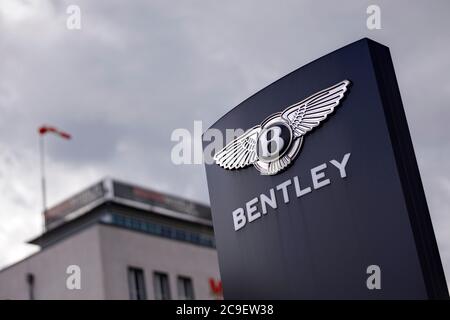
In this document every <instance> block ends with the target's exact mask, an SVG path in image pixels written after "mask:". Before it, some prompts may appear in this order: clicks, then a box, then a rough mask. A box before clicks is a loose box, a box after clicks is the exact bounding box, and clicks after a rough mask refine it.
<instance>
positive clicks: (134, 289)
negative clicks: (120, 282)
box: [128, 267, 147, 300]
mask: <svg viewBox="0 0 450 320" xmlns="http://www.w3.org/2000/svg"><path fill="white" fill-rule="evenodd" d="M128 288H129V291H130V300H147V293H146V290H145V278H144V270H142V269H140V268H134V267H129V268H128Z"/></svg>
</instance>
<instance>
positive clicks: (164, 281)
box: [153, 272, 170, 300]
mask: <svg viewBox="0 0 450 320" xmlns="http://www.w3.org/2000/svg"><path fill="white" fill-rule="evenodd" d="M153 286H154V288H155V299H156V300H170V288H169V277H168V276H167V273H162V272H155V273H154V274H153Z"/></svg>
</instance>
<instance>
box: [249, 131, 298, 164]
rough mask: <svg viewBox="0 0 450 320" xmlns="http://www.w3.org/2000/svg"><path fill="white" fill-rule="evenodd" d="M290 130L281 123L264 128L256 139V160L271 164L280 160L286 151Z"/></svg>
mask: <svg viewBox="0 0 450 320" xmlns="http://www.w3.org/2000/svg"><path fill="white" fill-rule="evenodd" d="M290 141H291V130H290V129H289V128H288V127H287V126H286V125H285V124H283V123H276V124H274V125H272V126H270V127H267V128H264V129H263V130H262V131H261V133H260V135H259V137H258V149H257V151H258V158H259V159H260V160H262V161H264V162H271V161H274V160H276V159H278V158H280V157H281V156H282V155H283V154H284V152H285V151H286V150H287V149H288V147H289V144H290Z"/></svg>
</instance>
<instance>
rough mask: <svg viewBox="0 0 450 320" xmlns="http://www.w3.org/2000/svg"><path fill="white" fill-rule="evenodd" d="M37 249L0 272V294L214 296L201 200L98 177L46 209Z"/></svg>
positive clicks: (213, 265)
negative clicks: (181, 197) (44, 229)
mask: <svg viewBox="0 0 450 320" xmlns="http://www.w3.org/2000/svg"><path fill="white" fill-rule="evenodd" d="M45 217H46V219H45V220H46V232H45V233H43V234H42V235H41V236H39V237H38V238H36V239H33V240H31V241H30V243H33V244H36V245H39V246H40V247H41V250H40V251H39V252H38V253H36V254H34V255H31V256H29V257H28V258H26V259H24V260H22V261H20V262H18V263H16V264H14V265H12V266H9V267H7V268H5V269H3V270H1V271H0V299H216V298H220V288H221V285H220V282H219V277H220V276H219V267H218V261H217V254H216V250H215V243H214V236H213V229H212V222H211V214H210V209H209V207H207V206H204V205H201V204H198V203H194V202H191V201H187V200H183V199H180V198H177V197H172V196H169V195H165V194H162V193H158V192H155V191H151V190H147V189H144V188H141V187H137V186H133V185H129V184H126V183H122V182H118V181H113V180H104V181H101V182H100V183H97V184H96V185H94V186H92V187H90V188H88V189H86V190H85V191H83V192H81V193H79V194H77V195H75V196H74V197H72V198H69V199H68V200H66V201H64V202H63V203H61V204H59V205H57V206H55V207H53V208H50V209H49V210H47V211H46V214H45Z"/></svg>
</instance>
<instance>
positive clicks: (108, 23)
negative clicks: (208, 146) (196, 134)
mask: <svg viewBox="0 0 450 320" xmlns="http://www.w3.org/2000/svg"><path fill="white" fill-rule="evenodd" d="M71 4H75V5H78V6H79V7H80V9H81V30H68V29H67V28H66V19H67V17H68V14H67V13H66V9H67V7H68V6H69V5H71ZM370 4H378V5H379V6H380V8H381V27H382V29H381V30H368V29H367V27H366V19H367V14H366V8H367V6H368V5H370ZM449 13H450V1H448V0H442V1H437V0H433V1H406V0H405V1H370V2H365V1H361V0H355V1H339V2H336V1H317V0H313V1H302V0H297V1H261V0H255V1H213V0H196V1H187V0H182V1H181V0H180V1H174V0H163V1H154V0H151V1H150V0H142V1H137V0H133V1H124V0H104V1H100V0H96V1H92V0H85V1H77V0H71V1H62V0H54V1H51V0H40V1H33V0H28V1H26V0H1V2H0V267H2V266H5V265H8V264H10V263H13V262H14V261H17V260H18V259H21V258H22V257H24V256H25V255H27V254H29V253H30V252H33V251H34V250H36V249H35V248H34V247H33V246H31V245H26V244H24V242H25V241H26V240H28V239H30V238H32V237H34V236H36V235H37V234H39V232H40V231H41V224H42V221H41V216H40V208H41V198H40V185H39V183H40V181H39V157H38V136H37V132H36V130H37V127H38V126H39V125H41V124H44V123H49V124H52V125H55V126H58V127H60V128H62V129H65V130H66V131H68V132H70V133H71V134H72V135H73V140H71V141H69V142H68V141H64V140H61V139H58V138H56V137H51V136H49V137H47V138H48V139H47V138H46V139H47V143H48V144H47V145H48V149H47V161H48V162H47V170H48V202H49V204H50V205H52V204H55V203H56V202H58V201H60V200H62V199H64V198H66V197H68V196H70V195H71V194H73V193H74V192H76V191H79V190H81V189H82V188H84V187H86V186H88V185H89V184H91V183H94V182H96V181H97V180H100V179H101V178H102V177H105V176H112V177H116V178H120V179H123V180H127V181H130V182H135V183H139V184H142V185H145V186H148V187H151V188H154V189H157V190H161V191H166V192H167V191H168V192H170V193H173V194H177V195H180V196H183V197H188V198H193V199H196V200H200V201H202V202H208V194H207V186H206V178H205V173H204V168H203V166H201V165H192V166H176V165H173V164H172V163H171V161H170V151H171V148H172V147H173V145H174V143H173V142H171V141H170V135H171V132H172V131H173V130H174V129H175V128H187V129H189V130H191V131H192V130H193V122H194V120H202V121H203V126H204V127H203V129H206V128H208V127H209V125H211V124H212V123H213V122H215V121H216V120H217V119H218V118H219V117H220V116H222V115H223V114H224V113H226V112H227V111H229V110H230V109H231V108H233V107H234V106H235V105H237V104H238V103H239V102H241V101H242V100H244V99H245V98H247V97H248V96H250V95H252V94H253V93H255V92H256V91H258V90H259V89H261V88H263V87H265V86H266V85H268V84H270V83H272V82H273V81H275V80H277V79H278V78H280V77H281V76H283V75H285V74H287V73H289V72H291V71H293V70H295V69H297V68H298V67H300V66H302V65H304V64H306V63H308V62H310V61H312V60H314V59H316V58H318V57H320V56H322V55H324V54H326V53H329V52H331V51H333V50H335V49H338V48H340V47H342V46H344V45H346V44H348V43H350V42H353V41H356V40H359V39H360V38H363V37H370V38H372V39H373V40H376V41H379V42H381V43H383V44H385V45H387V46H389V47H390V49H391V53H392V55H393V60H394V65H395V68H396V72H397V78H398V82H399V85H400V90H401V94H402V98H403V103H404V106H405V110H406V114H407V118H408V122H409V126H410V130H411V135H412V139H413V143H414V147H415V151H416V155H417V159H418V162H419V168H420V170H421V174H422V179H423V182H424V187H425V192H426V196H427V200H428V205H429V207H430V212H431V215H432V220H433V224H434V228H435V233H436V236H437V240H438V243H439V249H440V252H441V256H442V259H443V263H444V267H445V269H446V274H447V278H450V161H449V159H450V139H449V133H450V129H449V122H450V108H449V101H450V76H449V75H450V62H449V61H450V60H449V55H450V20H449V19H448V14H449Z"/></svg>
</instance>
